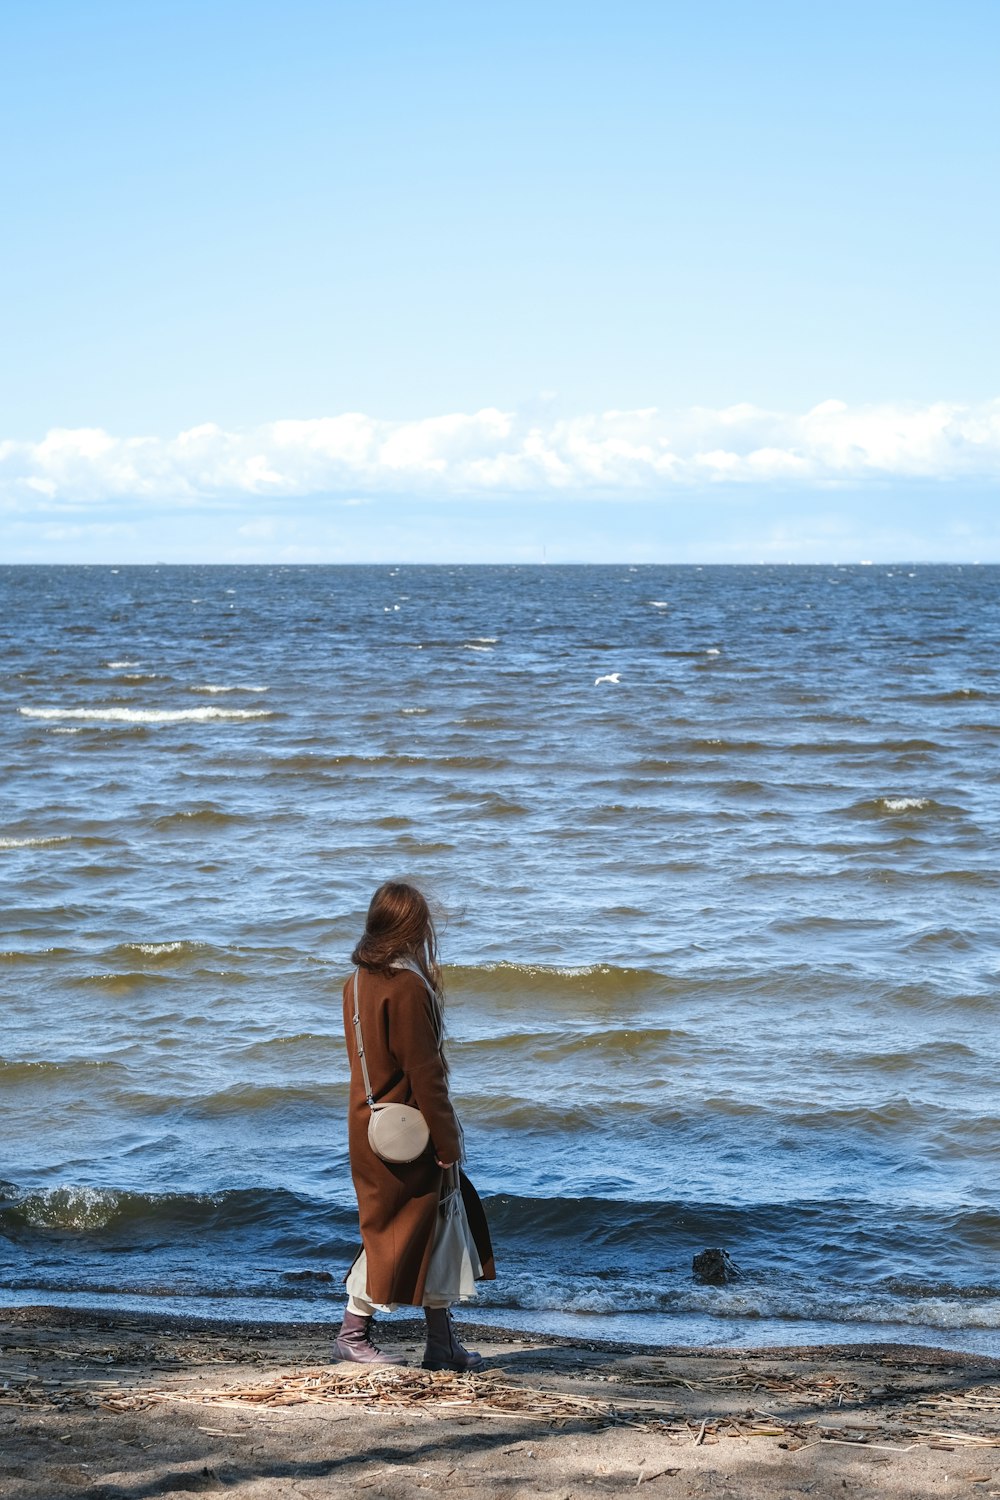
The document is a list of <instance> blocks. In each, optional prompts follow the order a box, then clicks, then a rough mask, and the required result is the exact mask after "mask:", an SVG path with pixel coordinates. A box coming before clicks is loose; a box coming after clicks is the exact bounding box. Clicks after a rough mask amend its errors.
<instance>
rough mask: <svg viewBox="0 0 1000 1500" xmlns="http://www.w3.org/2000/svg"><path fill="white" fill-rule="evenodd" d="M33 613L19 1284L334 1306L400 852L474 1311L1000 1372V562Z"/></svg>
mask: <svg viewBox="0 0 1000 1500" xmlns="http://www.w3.org/2000/svg"><path fill="white" fill-rule="evenodd" d="M0 639H2V649H0V757H2V761H0V764H2V792H0V798H2V801H0V878H2V881H3V896H2V903H3V904H2V923H3V930H2V933H0V983H2V997H3V998H2V1006H3V1009H2V1018H3V1024H2V1034H0V1087H2V1120H3V1125H2V1155H0V1304H2V1305H8V1306H9V1305H20V1304H56V1305H60V1306H86V1307H96V1308H106V1309H128V1310H133V1311H134V1310H136V1309H139V1310H147V1311H149V1310H160V1311H163V1312H167V1313H183V1314H188V1315H192V1316H199V1315H201V1316H211V1317H221V1318H232V1319H250V1320H260V1321H270V1320H275V1319H283V1320H292V1321H294V1320H307V1321H310V1322H314V1321H317V1320H318V1321H325V1320H329V1322H330V1324H331V1329H332V1328H333V1327H334V1326H336V1325H337V1324H338V1323H339V1318H340V1313H341V1308H342V1299H343V1285H342V1283H343V1277H344V1275H345V1273H346V1270H347V1267H348V1265H349V1263H350V1261H351V1259H352V1257H353V1255H354V1253H355V1250H356V1248H357V1244H358V1229H357V1210H356V1204H355V1200H354V1194H353V1189H352V1185H351V1178H350V1173H349V1166H348V1158H347V1143H346V1130H345V1103H346V1096H347V1079H348V1069H347V1057H346V1051H345V1044H344V1037H343V1029H342V1015H341V986H342V984H343V980H344V978H345V976H346V975H347V973H348V972H349V970H350V961H349V954H350V951H351V948H352V946H353V944H354V942H355V940H356V938H357V937H358V935H359V933H360V931H361V928H362V926H363V921H364V913H365V909H366V906H367V903H368V900H369V898H370V895H371V892H372V890H373V889H374V887H375V886H376V885H377V884H378V883H379V882H381V881H382V880H384V879H386V878H389V877H396V876H401V877H404V878H410V879H414V880H416V881H417V882H419V883H421V884H422V885H423V886H424V887H425V888H426V889H427V890H428V892H429V893H430V894H431V896H432V898H433V899H434V901H435V902H436V904H437V908H438V910H439V913H440V940H441V948H442V953H443V957H444V960H445V964H446V969H445V975H446V986H447V1000H446V1016H447V1033H448V1042H447V1046H448V1055H449V1059H450V1066H451V1073H452V1081H453V1088H454V1093H455V1098H456V1103H457V1107H458V1110H459V1112H460V1115H461V1117H462V1119H463V1122H464V1125H465V1130H466V1137H467V1147H468V1171H469V1174H470V1176H471V1177H472V1179H473V1181H474V1182H475V1183H476V1185H477V1187H478V1189H479V1191H480V1193H481V1195H482V1197H483V1199H484V1202H485V1205H486V1208H487V1211H488V1214H489V1218H490V1221H491V1224H492V1229H493V1235H494V1240H495V1244H496V1251H497V1266H498V1276H497V1280H496V1282H494V1283H490V1284H485V1285H483V1287H482V1289H481V1294H480V1296H479V1299H478V1301H477V1302H475V1303H473V1304H469V1306H468V1307H466V1308H465V1309H464V1314H465V1315H466V1316H472V1317H474V1318H475V1320H476V1321H479V1322H484V1323H492V1324H496V1325H502V1326H505V1327H516V1328H524V1329H530V1330H536V1331H539V1332H547V1333H553V1334H559V1335H575V1336H578V1337H580V1338H583V1339H613V1340H628V1341H631V1342H641V1343H649V1344H660V1345H667V1344H669V1345H708V1346H716V1347H719V1346H726V1347H731V1346H766V1345H771V1346H774V1345H793V1344H797V1345H801V1344H815V1343H823V1342H844V1341H847V1342H850V1343H863V1342H866V1341H872V1340H877V1341H880V1342H885V1341H903V1342H910V1343H920V1344H932V1345H938V1346H944V1347H954V1348H958V1349H964V1350H978V1351H983V1352H991V1353H993V1354H1000V1174H998V1162H1000V1097H998V1078H997V1066H998V1058H1000V1005H998V999H1000V994H998V989H1000V987H998V977H1000V976H998V953H1000V942H998V939H1000V873H998V868H997V854H998V849H1000V568H996V567H987V566H972V565H970V566H964V567H960V566H930V565H925V564H920V565H914V564H911V565H897V566H885V565H865V566H859V565H850V566H815V567H797V566H759V567H693V566H687V567H666V566H663V567H660V566H649V567H629V566H586V567H554V566H550V567H545V566H524V567H513V566H512V567H489V566H482V567H471V566H470V567H449V566H440V567H425V566H398V567H346V566H343V567H339V566H331V567H322V566H314V567H295V566H280V565H278V564H275V565H274V566H256V567H235V566H234V567H229V566H216V567H207V566H205V567H198V566H192V567H181V566H163V567H153V566H150V567H111V566H107V567H96V566H94V567H46V566H35V567H7V568H3V569H0ZM706 1248H720V1249H724V1250H725V1251H726V1252H727V1253H728V1254H729V1256H730V1257H731V1258H732V1260H733V1262H734V1263H735V1265H736V1266H737V1267H738V1268H739V1272H740V1274H739V1276H738V1277H737V1278H736V1279H734V1280H733V1281H731V1282H730V1283H728V1284H726V1285H723V1286H710V1285H704V1284H702V1283H701V1282H699V1281H698V1280H697V1278H696V1277H695V1275H694V1274H693V1271H692V1260H693V1257H694V1256H696V1255H697V1254H698V1253H699V1252H700V1251H702V1250H704V1249H706Z"/></svg>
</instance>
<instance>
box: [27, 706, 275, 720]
mask: <svg viewBox="0 0 1000 1500" xmlns="http://www.w3.org/2000/svg"><path fill="white" fill-rule="evenodd" d="M18 713H19V714H21V715H22V716H23V717H24V718H26V719H42V720H46V721H49V720H61V719H80V720H83V721H85V722H86V723H89V724H181V723H200V724H204V723H209V722H211V721H213V720H217V719H270V718H272V717H273V714H272V711H271V710H270V709H266V708H176V709H165V708H116V707H113V706H107V707H100V706H95V707H93V708H25V707H21V708H19V709H18Z"/></svg>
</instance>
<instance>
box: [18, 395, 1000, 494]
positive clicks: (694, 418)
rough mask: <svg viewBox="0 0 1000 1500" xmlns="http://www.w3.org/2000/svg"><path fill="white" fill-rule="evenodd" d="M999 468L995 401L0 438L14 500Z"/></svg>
mask: <svg viewBox="0 0 1000 1500" xmlns="http://www.w3.org/2000/svg"><path fill="white" fill-rule="evenodd" d="M964 477H972V478H988V479H996V478H998V477H1000V400H995V401H988V402H981V403H979V404H975V405H973V404H964V405H963V404H959V403H957V402H943V401H941V402H935V403H933V404H931V405H925V406H905V405H893V404H888V403H887V404H883V405H872V406H858V407H849V406H847V405H846V404H845V403H844V402H842V401H834V400H830V401H823V402H821V403H820V404H819V405H818V406H814V407H813V408H812V409H811V410H810V411H807V412H805V413H802V414H798V413H788V412H775V411H765V410H762V409H761V408H759V407H755V406H751V405H749V404H746V403H743V404H739V405H736V406H730V407H726V408H723V409H721V410H717V411H716V410H709V409H707V408H703V407H696V408H691V409H690V410H688V411H683V412H663V411H659V410H658V409H657V408H655V407H644V408H642V409H640V410H636V411H605V412H600V413H592V414H583V415H579V416H570V417H565V416H564V417H559V416H552V417H551V418H550V419H549V420H548V421H545V422H543V421H539V419H538V417H537V413H536V414H535V415H534V416H532V417H529V416H527V415H524V414H521V413H517V412H504V411H499V410H497V409H496V408H493V407H488V408H486V409H484V410H482V411H478V412H468V413H465V412H458V413H451V414H448V415H444V416H439V417H428V418H423V419H420V420H415V421H396V422H389V421H383V420H380V419H378V418H376V417H370V416H366V415H364V414H363V413H360V412H346V413H343V414H342V415H340V416H333V417H321V418H316V419H309V420H301V421H297V420H283V421H277V422H270V423H265V424H263V425H261V426H258V427H254V428H251V429H247V430H245V431H232V432H228V431H225V430H224V429H222V428H221V427H218V426H217V425H215V424H214V423H211V422H208V423H203V424H201V425H199V426H197V427H192V428H189V429H188V430H187V431H186V432H182V433H180V434H179V435H178V436H177V437H174V438H155V437H115V436H113V435H112V434H110V433H107V432H104V431H102V430H101V429H99V428H89V427H88V428H77V429H66V428H55V429H53V430H52V431H51V432H49V433H48V434H47V435H46V436H45V437H44V438H43V439H42V440H41V441H40V442H37V443H27V442H16V441H10V440H8V441H6V442H0V502H2V503H3V504H5V505H6V507H7V508H8V509H14V510H46V509H47V510H59V509H63V508H69V509H75V508H76V507H78V506H85V505H88V504H92V503H101V502H107V503H114V502H120V501H136V500H138V501H146V502H150V503H157V504H161V503H168V504H178V505H181V506H188V507H190V506H196V505H199V504H201V503H203V502H211V501H220V502H226V501H229V500H235V499H239V498H253V497H267V498H268V499H270V500H276V499H280V498H281V497H294V496H308V495H334V496H337V497H345V496H350V497H352V498H355V499H356V498H358V497H363V496H370V495H377V494H379V493H392V494H421V495H424V496H441V497H448V496H459V495H461V496H475V495H482V496H487V495H504V494H515V495H516V494H521V495H539V496H544V495H545V494H547V493H548V494H553V495H559V496H563V497H566V496H572V495H600V496H613V495H615V494H619V493H620V494H626V495H629V496H633V497H636V498H639V497H642V496H644V495H650V496H652V495H659V494H663V493H664V492H666V491H670V490H671V489H675V488H677V487H680V486H690V487H699V486H711V485H715V484H718V483H737V484H739V483H757V484H759V483H761V482H766V483H769V484H776V485H780V484H781V483H783V482H787V483H796V484H799V485H802V484H806V485H808V484H817V485H822V484H825V483H830V482H836V481H857V480H866V479H879V478H884V479H896V480H899V479H904V480H905V479H942V480H947V479H958V478H964Z"/></svg>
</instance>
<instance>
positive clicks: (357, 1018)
mask: <svg viewBox="0 0 1000 1500" xmlns="http://www.w3.org/2000/svg"><path fill="white" fill-rule="evenodd" d="M354 1041H355V1043H356V1045H357V1049H358V1061H359V1062H360V1063H361V1077H362V1078H363V1080H364V1085H365V1103H366V1104H367V1105H368V1108H369V1109H370V1110H371V1112H372V1114H374V1113H375V1096H374V1095H373V1094H372V1081H371V1079H370V1078H369V1077H368V1064H367V1063H366V1062H365V1044H364V1039H363V1038H362V1035H361V1013H360V1009H359V1005H358V970H357V969H355V971H354Z"/></svg>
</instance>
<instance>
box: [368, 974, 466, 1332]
mask: <svg viewBox="0 0 1000 1500" xmlns="http://www.w3.org/2000/svg"><path fill="white" fill-rule="evenodd" d="M358 995H359V1013H360V1016H361V1034H362V1037H363V1038H364V1045H365V1061H366V1062H367V1064H368V1074H369V1077H370V1079H371V1085H372V1093H373V1094H374V1096H375V1099H376V1101H377V1102H385V1103H391V1104H411V1105H413V1106H414V1107H415V1108H416V1109H419V1110H420V1112H421V1114H422V1115H423V1117H424V1119H425V1120H426V1121H427V1124H428V1126H429V1128H430V1133H431V1140H430V1145H429V1146H428V1148H427V1150H426V1151H425V1152H424V1153H423V1154H422V1155H421V1156H418V1157H417V1159H416V1161H412V1162H405V1163H392V1162H387V1161H383V1160H382V1159H381V1157H378V1156H376V1155H375V1153H374V1151H373V1150H372V1148H371V1147H370V1146H369V1144H368V1121H369V1118H370V1116H371V1111H370V1110H369V1108H368V1105H367V1103H366V1102H365V1086H364V1081H363V1079H362V1076H361V1065H360V1063H359V1061H358V1054H357V1046H356V1044H355V1040H354V980H353V975H352V977H351V978H350V979H348V981H347V983H346V984H345V985H344V1035H345V1037H346V1040H347V1055H348V1057H349V1058H350V1062H351V1092H350V1101H349V1104H348V1141H349V1145H350V1153H351V1176H352V1177H353V1178H354V1187H355V1191H356V1192H357V1195H358V1215H359V1218H360V1221H361V1239H362V1243H363V1245H364V1248H365V1250H366V1251H367V1260H368V1295H369V1297H370V1299H371V1301H372V1302H376V1303H379V1304H380V1305H386V1304H389V1303H393V1302H399V1303H409V1304H411V1305H412V1306H414V1307H419V1306H420V1305H421V1302H422V1300H423V1292H424V1282H425V1281H426V1279H427V1268H428V1265H429V1263H430V1258H431V1247H432V1245H433V1242H434V1233H435V1230H436V1228H437V1219H438V1202H439V1200H440V1197H441V1186H442V1182H443V1179H444V1173H443V1171H442V1170H441V1168H440V1167H439V1166H438V1165H437V1162H436V1160H435V1158H436V1157H440V1158H441V1160H442V1161H458V1160H459V1158H460V1156H461V1154H462V1137H461V1131H460V1129H459V1124H458V1120H457V1118H456V1115H455V1111H454V1109H453V1108H452V1105H451V1100H450V1098H449V1097H448V1077H447V1074H446V1072H445V1067H444V1061H443V1059H442V1057H441V1047H440V1042H439V1039H438V1032H437V1025H436V1021H435V1016H434V1011H433V1008H432V1002H431V998H430V996H429V994H428V993H427V990H426V988H425V986H424V984H423V982H422V981H421V979H420V978H419V977H418V976H417V975H416V974H414V973H413V972H412V971H411V970H409V969H398V970H395V971H394V972H393V973H391V974H380V973H376V972H375V971H374V970H371V969H366V968H364V967H362V968H361V970H360V971H359V974H358ZM461 1184H462V1197H463V1200H464V1202H465V1209H466V1213H467V1214H468V1217H469V1226H470V1228H471V1230H472V1234H473V1237H474V1239H475V1241H476V1247H477V1249H478V1251H479V1259H480V1260H481V1262H482V1266H483V1279H484V1280H490V1281H492V1280H493V1278H494V1275H495V1271H494V1268H493V1249H492V1246H491V1244H490V1234H489V1229H488V1227H487V1224H486V1215H485V1214H484V1213H483V1207H482V1204H481V1203H480V1201H479V1197H478V1194H477V1193H476V1190H475V1188H474V1187H473V1186H472V1183H471V1182H470V1181H469V1179H468V1178H467V1177H466V1176H465V1173H464V1172H463V1173H462V1174H461Z"/></svg>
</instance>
